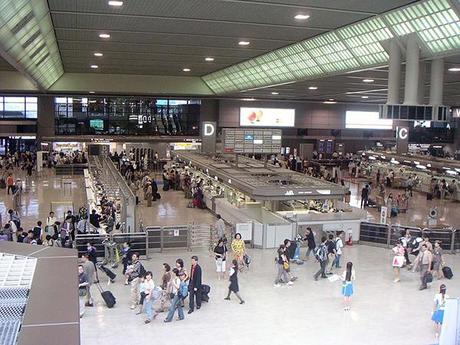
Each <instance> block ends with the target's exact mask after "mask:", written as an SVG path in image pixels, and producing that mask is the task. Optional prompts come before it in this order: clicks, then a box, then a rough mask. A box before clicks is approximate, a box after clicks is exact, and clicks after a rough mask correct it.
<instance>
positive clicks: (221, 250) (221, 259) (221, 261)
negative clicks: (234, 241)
mask: <svg viewBox="0 0 460 345" xmlns="http://www.w3.org/2000/svg"><path fill="white" fill-rule="evenodd" d="M214 256H215V259H216V271H217V279H218V280H221V279H224V276H225V271H226V267H225V263H226V260H227V246H226V245H225V243H224V240H223V239H222V238H220V239H219V241H218V242H217V246H216V247H215V248H214Z"/></svg>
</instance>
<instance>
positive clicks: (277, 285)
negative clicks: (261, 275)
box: [273, 283, 281, 288]
mask: <svg viewBox="0 0 460 345" xmlns="http://www.w3.org/2000/svg"><path fill="white" fill-rule="evenodd" d="M280 286H281V285H280V284H279V283H276V284H273V287H276V288H278V287H280Z"/></svg>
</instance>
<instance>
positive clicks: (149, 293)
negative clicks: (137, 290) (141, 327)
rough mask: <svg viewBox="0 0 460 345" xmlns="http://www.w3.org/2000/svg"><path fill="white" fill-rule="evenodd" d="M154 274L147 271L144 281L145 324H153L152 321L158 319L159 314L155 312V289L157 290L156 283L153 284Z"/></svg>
mask: <svg viewBox="0 0 460 345" xmlns="http://www.w3.org/2000/svg"><path fill="white" fill-rule="evenodd" d="M152 278H153V274H152V272H150V271H147V272H146V273H145V278H144V281H143V284H144V286H143V290H144V296H145V297H144V303H143V309H144V313H145V314H146V315H147V318H146V319H145V321H144V322H145V323H146V324H148V323H150V322H152V319H154V318H156V317H157V315H158V314H157V313H156V312H154V310H153V302H154V298H153V289H154V288H155V283H154V282H153V279H152Z"/></svg>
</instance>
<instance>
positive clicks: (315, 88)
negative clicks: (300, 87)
mask: <svg viewBox="0 0 460 345" xmlns="http://www.w3.org/2000/svg"><path fill="white" fill-rule="evenodd" d="M308 90H318V86H309V87H308Z"/></svg>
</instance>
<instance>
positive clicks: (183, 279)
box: [164, 268, 189, 322]
mask: <svg viewBox="0 0 460 345" xmlns="http://www.w3.org/2000/svg"><path fill="white" fill-rule="evenodd" d="M173 273H174V275H175V278H174V279H173V281H172V290H171V291H172V292H171V294H172V302H171V306H170V307H169V310H168V315H167V316H166V319H165V320H164V322H171V321H172V318H173V317H174V313H175V312H176V310H177V314H178V316H179V318H178V319H177V320H178V321H179V320H183V319H184V318H185V315H184V311H183V309H182V303H183V300H184V299H185V298H187V295H188V290H189V287H188V285H189V282H188V280H187V275H186V274H185V272H180V271H179V269H177V268H174V269H173Z"/></svg>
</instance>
